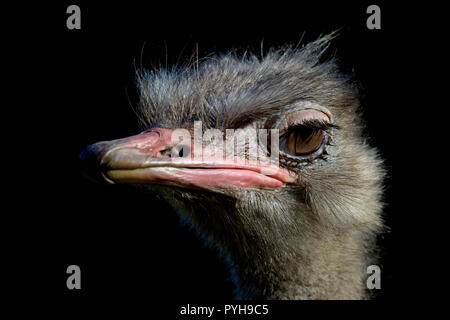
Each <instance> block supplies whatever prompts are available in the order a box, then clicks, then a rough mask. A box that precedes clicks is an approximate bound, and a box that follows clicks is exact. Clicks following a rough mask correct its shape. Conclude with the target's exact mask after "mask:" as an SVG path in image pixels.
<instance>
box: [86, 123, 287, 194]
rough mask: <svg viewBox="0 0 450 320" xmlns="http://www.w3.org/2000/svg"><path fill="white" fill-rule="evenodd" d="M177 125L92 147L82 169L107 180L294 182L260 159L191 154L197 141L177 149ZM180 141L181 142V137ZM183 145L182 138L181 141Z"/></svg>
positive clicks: (212, 184) (213, 184) (206, 185)
mask: <svg viewBox="0 0 450 320" xmlns="http://www.w3.org/2000/svg"><path fill="white" fill-rule="evenodd" d="M173 133H174V130H171V129H162V128H154V129H152V130H150V131H146V132H143V133H141V134H138V135H135V136H131V137H128V138H123V139H118V140H113V141H103V142H98V143H95V144H92V145H90V146H88V147H87V148H86V149H85V150H84V151H83V152H82V153H81V155H80V159H81V160H82V165H83V169H84V172H85V173H86V174H87V175H88V176H89V177H91V178H93V179H95V180H97V181H103V182H108V183H151V184H162V185H173V186H182V187H188V188H201V189H214V188H221V187H227V186H234V187H241V188H278V187H283V186H284V185H285V184H287V183H294V182H295V181H296V179H295V177H293V176H292V175H291V174H290V173H289V172H288V171H287V170H285V169H282V168H279V167H275V166H273V165H270V164H268V163H263V162H261V161H253V162H251V161H248V160H246V161H240V160H236V159H231V160H227V159H224V157H220V158H219V157H217V158H209V159H206V160H205V159H202V157H200V158H199V159H197V158H195V157H193V156H192V155H193V152H194V146H192V147H191V148H190V149H187V150H185V151H184V154H183V155H182V156H179V152H176V157H174V151H173V150H174V146H176V145H177V143H174V141H173ZM177 142H179V141H177ZM178 145H179V143H178Z"/></svg>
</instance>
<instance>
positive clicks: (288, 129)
mask: <svg viewBox="0 0 450 320" xmlns="http://www.w3.org/2000/svg"><path fill="white" fill-rule="evenodd" d="M278 128H279V130H280V141H279V148H280V152H281V154H282V155H283V156H285V157H287V158H291V160H294V161H295V160H302V159H304V158H308V159H310V158H311V157H315V156H319V155H320V154H321V153H322V152H323V150H324V149H325V145H326V144H327V143H328V141H330V132H329V131H330V129H331V128H338V127H337V126H336V125H334V124H332V120H331V116H330V115H329V113H325V112H323V111H321V110H316V109H305V110H300V111H297V112H295V113H292V114H290V115H288V116H287V117H286V118H284V119H283V120H282V121H281V122H280V123H279V124H278Z"/></svg>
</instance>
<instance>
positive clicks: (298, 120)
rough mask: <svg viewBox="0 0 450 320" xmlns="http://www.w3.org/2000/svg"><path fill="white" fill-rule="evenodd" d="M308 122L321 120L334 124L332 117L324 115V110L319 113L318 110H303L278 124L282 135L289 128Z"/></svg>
mask: <svg viewBox="0 0 450 320" xmlns="http://www.w3.org/2000/svg"><path fill="white" fill-rule="evenodd" d="M308 120H319V121H326V122H329V123H331V122H332V119H331V118H330V115H329V114H327V113H324V112H323V111H322V110H320V111H319V110H317V109H303V110H299V111H296V112H293V113H291V114H290V115H288V116H287V117H285V118H284V119H283V120H282V121H281V122H280V123H279V124H278V130H279V132H280V134H281V133H282V132H284V131H286V130H287V129H288V128H289V127H292V126H295V125H299V124H302V123H303V122H305V121H308Z"/></svg>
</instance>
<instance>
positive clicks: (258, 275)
mask: <svg viewBox="0 0 450 320" xmlns="http://www.w3.org/2000/svg"><path fill="white" fill-rule="evenodd" d="M318 234H320V236H318ZM361 236H362V235H361V234H360V233H358V232H356V231H352V230H347V231H343V230H339V231H337V230H331V229H327V230H322V232H316V233H315V234H314V235H313V234H309V235H305V234H303V235H302V236H299V237H298V238H297V239H291V240H290V241H289V240H288V242H291V243H289V244H288V245H283V246H279V247H278V248H272V249H270V250H268V251H267V252H266V253H265V254H261V251H258V250H254V251H253V252H255V255H244V256H240V257H239V258H238V259H240V261H236V260H235V262H236V264H235V266H234V267H232V274H233V278H234V279H235V282H236V285H237V287H238V291H237V298H239V299H260V298H262V299H364V298H366V293H365V291H366V290H365V289H364V283H365V277H366V275H365V268H366V265H367V262H366V261H367V259H366V256H367V254H366V252H365V250H364V249H363V245H362V237H361ZM292 242H296V243H295V244H293V243H292ZM263 251H264V250H263Z"/></svg>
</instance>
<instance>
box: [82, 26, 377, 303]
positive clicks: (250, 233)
mask: <svg viewBox="0 0 450 320" xmlns="http://www.w3.org/2000/svg"><path fill="white" fill-rule="evenodd" d="M333 37H334V36H333V35H332V34H331V35H327V36H324V37H321V38H319V39H317V40H315V41H313V42H311V43H309V44H307V45H306V46H304V47H303V48H300V49H299V48H296V47H284V48H281V49H273V50H270V51H269V52H268V53H267V54H266V55H265V56H263V57H257V56H256V55H252V54H245V55H243V56H238V55H236V54H235V53H227V54H222V55H215V56H213V57H210V58H209V59H205V60H203V61H202V62H201V63H197V64H195V65H194V66H188V67H185V68H173V69H170V70H167V69H162V70H161V69H159V70H152V71H146V70H140V71H138V73H137V84H138V91H139V93H140V95H139V96H140V99H139V108H138V112H137V113H138V115H139V120H140V122H141V124H142V126H143V129H144V131H143V132H142V133H140V134H138V135H135V136H132V137H128V138H123V139H119V140H113V141H104V142H98V143H95V144H92V145H90V146H88V147H87V148H86V149H85V150H84V151H83V152H82V154H81V155H80V158H81V160H82V163H83V164H84V165H85V169H86V171H87V173H88V175H89V176H91V177H94V178H95V179H97V180H101V181H103V182H108V183H112V184H114V183H129V184H133V185H138V186H145V188H149V189H151V190H156V191H157V192H159V194H160V195H161V196H162V197H163V198H164V199H165V200H167V201H168V202H169V203H171V204H172V205H173V206H174V207H175V208H176V210H177V211H178V212H179V213H180V216H181V217H182V219H183V220H185V221H186V222H187V223H188V224H189V225H190V226H191V227H192V228H193V229H194V230H196V231H197V232H198V233H199V234H200V236H201V237H202V239H204V241H205V242H206V243H207V244H208V245H210V246H212V247H214V248H217V249H218V252H219V254H220V255H221V257H222V258H223V260H224V261H225V263H227V264H228V265H229V267H230V272H231V279H232V280H233V282H234V284H235V286H236V290H235V296H236V298H237V299H367V298H370V296H371V295H370V294H369V292H368V290H367V289H366V279H367V274H366V268H367V266H369V265H370V264H373V263H374V262H375V261H376V254H375V252H376V245H375V242H376V241H375V239H376V236H377V234H379V233H380V232H381V231H382V230H383V228H384V227H383V221H382V218H381V210H382V201H381V197H382V182H383V177H384V169H383V165H382V160H381V158H380V156H379V155H378V153H377V151H376V149H374V148H372V147H370V146H369V145H368V144H367V141H366V138H365V137H364V135H363V134H362V130H363V124H362V121H361V117H360V115H359V113H358V107H359V100H358V92H357V88H356V85H355V83H354V81H352V80H351V78H350V77H349V76H346V75H343V74H341V73H340V72H339V70H338V67H337V63H336V61H335V59H334V58H332V59H326V60H325V59H322V58H321V57H322V56H323V52H324V51H325V50H326V48H327V47H328V45H329V42H330V40H331V39H332V38H333ZM323 60H325V61H323ZM196 123H197V124H198V123H200V129H201V130H203V131H202V132H205V131H206V130H208V129H215V130H216V131H215V132H217V130H219V132H221V133H222V134H223V136H225V132H226V130H227V129H228V130H229V129H235V132H237V131H239V130H237V129H240V132H244V133H245V132H246V131H247V130H251V129H277V130H278V131H272V132H278V136H275V137H276V139H278V140H277V141H275V142H274V145H275V146H276V145H278V149H275V150H278V152H277V153H276V154H274V153H273V152H272V151H271V150H272V149H270V150H268V149H269V147H270V146H272V142H273V140H274V139H273V136H271V134H267V140H266V142H265V143H264V139H260V140H257V141H258V144H257V146H256V148H257V150H258V151H261V150H264V152H263V153H265V155H266V157H265V158H264V159H265V160H261V161H254V160H249V158H248V156H249V151H248V150H249V148H248V147H249V145H250V142H249V141H250V140H245V139H244V140H240V142H239V144H240V147H241V148H238V147H239V146H237V145H236V146H233V147H230V148H228V147H227V148H226V151H225V153H220V152H217V153H215V152H216V151H218V150H219V148H221V147H223V144H220V143H218V142H217V141H219V140H220V139H213V138H211V139H210V140H208V139H204V140H200V142H199V143H198V141H194V140H195V139H197V138H195V132H194V131H195V130H196V128H195V124H196ZM197 129H199V128H197ZM180 130H181V131H180ZM174 132H178V133H179V132H182V133H186V132H187V133H194V140H191V141H188V140H189V138H186V139H182V138H180V137H178V133H177V134H174ZM174 136H177V137H178V138H177V139H178V140H176V139H175V140H174ZM271 137H272V139H271ZM203 138H204V137H203ZM197 140H198V139H197ZM208 141H209V143H208ZM231 141H235V140H231ZM236 141H237V140H236ZM190 142H192V144H191V143H190ZM269 142H270V145H269ZM277 142H278V143H277ZM237 144H238V143H237ZM180 145H181V147H180ZM206 147H209V151H211V150H213V151H214V152H210V153H208V155H209V156H208V157H203V158H202V157H200V158H195V157H194V155H195V152H198V150H200V149H202V150H203V149H204V148H206ZM235 147H236V150H238V151H236V152H235V158H231V159H232V161H229V158H227V157H226V155H228V154H229V153H231V151H233V152H234V151H235ZM174 150H175V151H174ZM197 154H198V153H197ZM231 154H232V153H231ZM261 154H262V153H261ZM271 155H275V157H271ZM233 159H234V160H233ZM275 162H276V163H277V164H278V166H275V165H274V164H275ZM267 168H270V170H269V169H267ZM274 168H275V169H274ZM266 169H267V170H266Z"/></svg>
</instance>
